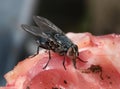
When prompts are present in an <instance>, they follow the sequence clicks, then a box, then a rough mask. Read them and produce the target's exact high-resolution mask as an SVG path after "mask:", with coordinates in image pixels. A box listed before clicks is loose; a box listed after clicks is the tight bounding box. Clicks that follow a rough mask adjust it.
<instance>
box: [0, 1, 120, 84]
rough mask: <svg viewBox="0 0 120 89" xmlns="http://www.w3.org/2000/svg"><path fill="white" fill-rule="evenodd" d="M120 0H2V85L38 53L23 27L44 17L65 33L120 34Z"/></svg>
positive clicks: (0, 28)
mask: <svg viewBox="0 0 120 89" xmlns="http://www.w3.org/2000/svg"><path fill="white" fill-rule="evenodd" d="M119 3H120V1H119V0H0V85H4V84H5V80H4V78H3V76H4V74H5V73H7V72H8V71H10V70H12V69H13V67H14V66H15V65H16V64H17V63H18V62H19V61H21V60H22V59H24V58H26V57H28V56H29V55H31V54H34V53H35V52H36V47H37V45H36V42H35V41H34V40H33V39H32V38H31V37H29V35H28V34H27V33H26V32H25V31H24V30H22V29H21V24H31V25H34V22H33V19H32V17H33V16H36V15H39V16H43V17H45V18H47V19H49V20H50V21H52V22H53V23H54V24H56V25H57V26H58V27H60V28H61V29H62V30H63V31H64V32H66V33H67V32H91V33H92V34H94V35H104V34H111V33H117V34H118V33H120V5H119Z"/></svg>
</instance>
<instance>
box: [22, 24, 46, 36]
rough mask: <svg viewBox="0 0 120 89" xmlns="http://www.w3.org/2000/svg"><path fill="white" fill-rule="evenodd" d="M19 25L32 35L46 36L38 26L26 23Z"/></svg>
mask: <svg viewBox="0 0 120 89" xmlns="http://www.w3.org/2000/svg"><path fill="white" fill-rule="evenodd" d="M21 27H22V28H23V29H24V30H25V31H26V32H28V33H30V34H31V35H33V36H36V37H42V38H48V37H47V35H46V34H44V32H42V31H41V30H40V28H38V27H36V26H29V25H26V24H22V25H21Z"/></svg>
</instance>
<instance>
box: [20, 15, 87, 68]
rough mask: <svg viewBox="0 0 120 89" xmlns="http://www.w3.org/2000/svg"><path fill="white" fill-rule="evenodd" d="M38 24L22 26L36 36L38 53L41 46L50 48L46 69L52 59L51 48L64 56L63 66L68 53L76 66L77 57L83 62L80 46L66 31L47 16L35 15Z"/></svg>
mask: <svg viewBox="0 0 120 89" xmlns="http://www.w3.org/2000/svg"><path fill="white" fill-rule="evenodd" d="M33 19H34V21H35V23H36V24H37V25H38V27H36V26H28V25H24V24H23V25H22V28H23V29H24V30H25V31H27V32H28V33H30V34H32V35H33V36H34V37H36V39H37V41H38V43H39V45H38V49H37V54H38V52H39V47H41V48H44V49H47V50H49V60H48V62H47V63H46V65H45V66H44V67H43V69H45V68H46V67H47V65H48V63H49V61H50V59H51V55H50V50H52V51H54V52H56V53H58V54H60V55H62V56H64V60H63V66H64V68H65V69H66V67H65V56H66V55H67V56H68V57H69V58H70V59H71V60H72V62H73V65H74V67H75V68H76V59H79V60H80V61H82V62H86V61H83V60H81V59H80V58H79V57H78V56H79V52H78V46H77V45H75V44H74V43H73V42H72V41H71V40H70V39H69V38H68V37H67V36H65V33H64V32H62V31H61V30H60V29H59V28H58V27H57V26H55V25H54V24H53V23H52V22H50V21H49V20H47V19H46V18H43V17H40V16H34V17H33Z"/></svg>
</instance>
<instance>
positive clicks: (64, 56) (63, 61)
mask: <svg viewBox="0 0 120 89" xmlns="http://www.w3.org/2000/svg"><path fill="white" fill-rule="evenodd" d="M63 66H64V69H65V70H66V67H65V55H64V59H63Z"/></svg>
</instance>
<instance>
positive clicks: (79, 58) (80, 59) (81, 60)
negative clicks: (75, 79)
mask: <svg viewBox="0 0 120 89" xmlns="http://www.w3.org/2000/svg"><path fill="white" fill-rule="evenodd" d="M77 59H79V60H80V61H81V62H84V63H86V62H88V61H84V60H82V59H80V58H79V57H77Z"/></svg>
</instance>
